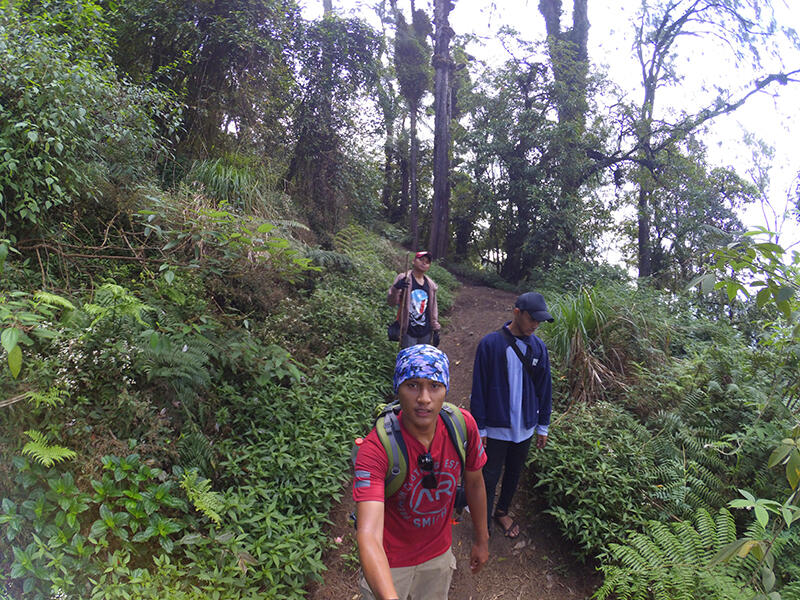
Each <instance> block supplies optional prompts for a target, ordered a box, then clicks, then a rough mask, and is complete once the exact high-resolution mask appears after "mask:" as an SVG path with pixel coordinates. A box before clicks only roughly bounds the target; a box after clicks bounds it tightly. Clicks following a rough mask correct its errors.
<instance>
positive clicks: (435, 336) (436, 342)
mask: <svg viewBox="0 0 800 600" xmlns="http://www.w3.org/2000/svg"><path fill="white" fill-rule="evenodd" d="M433 345H434V346H436V347H437V348H438V347H439V332H438V331H434V332H433Z"/></svg>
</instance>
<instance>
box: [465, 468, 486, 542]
mask: <svg viewBox="0 0 800 600" xmlns="http://www.w3.org/2000/svg"><path fill="white" fill-rule="evenodd" d="M464 491H465V492H466V495H467V504H468V505H469V514H470V515H471V516H472V530H473V539H474V540H475V542H476V543H480V542H488V540H489V529H488V527H487V518H486V486H485V485H484V483H483V474H482V471H465V472H464Z"/></svg>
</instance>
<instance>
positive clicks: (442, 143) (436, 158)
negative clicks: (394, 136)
mask: <svg viewBox="0 0 800 600" xmlns="http://www.w3.org/2000/svg"><path fill="white" fill-rule="evenodd" d="M451 7H452V4H450V0H434V7H433V22H434V25H435V26H436V35H435V37H436V41H435V43H434V48H433V67H434V69H435V72H434V110H435V115H436V117H435V119H436V121H435V125H434V132H433V214H432V218H431V238H430V244H429V246H430V251H431V252H432V253H433V255H434V256H435V257H436V258H442V257H444V256H445V255H446V254H447V248H448V246H449V241H450V240H449V236H448V223H449V220H450V119H451V110H452V102H451V99H450V94H451V85H450V75H451V74H452V70H453V61H452V59H451V58H450V39H451V38H452V37H453V33H454V32H453V30H452V29H450V23H449V14H450V10H451Z"/></svg>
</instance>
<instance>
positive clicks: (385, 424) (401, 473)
mask: <svg viewBox="0 0 800 600" xmlns="http://www.w3.org/2000/svg"><path fill="white" fill-rule="evenodd" d="M399 412H400V405H399V404H398V403H397V402H392V403H391V404H387V405H386V406H385V407H384V408H383V410H381V412H380V414H379V415H378V419H377V421H376V423H375V430H376V432H377V434H378V439H379V440H380V441H381V444H383V449H384V450H385V451H386V456H387V458H388V459H389V468H388V469H387V470H386V479H385V482H384V497H386V498H388V497H389V496H391V495H393V494H395V493H397V491H398V490H399V489H400V488H401V487H402V485H403V483H405V481H406V476H407V475H408V448H407V447H406V442H405V440H404V439H403V434H402V433H401V432H400V419H399V418H398V416H397V415H398V413H399ZM439 414H440V415H441V417H442V421H443V422H444V426H445V429H447V434H448V436H449V437H450V441H452V442H453V446H455V448H456V451H457V452H458V458H459V459H460V460H461V475H462V477H463V475H464V468H465V466H466V464H467V423H466V421H465V420H464V413H462V412H461V409H459V408H458V407H457V406H456V405H455V404H451V403H450V402H445V403H444V404H442V410H441V412H440V413H439Z"/></svg>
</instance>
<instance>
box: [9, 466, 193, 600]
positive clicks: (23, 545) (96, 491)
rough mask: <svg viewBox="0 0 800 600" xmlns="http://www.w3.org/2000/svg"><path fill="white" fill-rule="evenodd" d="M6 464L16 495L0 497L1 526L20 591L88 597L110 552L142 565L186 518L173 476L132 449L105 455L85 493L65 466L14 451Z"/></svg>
mask: <svg viewBox="0 0 800 600" xmlns="http://www.w3.org/2000/svg"><path fill="white" fill-rule="evenodd" d="M13 464H14V466H15V468H16V469H17V477H16V482H17V485H18V495H17V496H14V495H11V496H9V497H5V498H3V499H2V504H0V527H2V529H3V533H4V539H5V541H7V542H8V543H9V549H10V553H9V556H13V559H11V560H10V570H9V575H10V580H11V582H12V585H13V586H14V587H15V588H16V587H18V588H19V590H20V591H22V592H23V593H24V594H25V597H26V598H35V599H37V600H38V599H46V598H50V593H51V591H52V590H53V589H60V590H63V591H64V592H66V593H69V594H73V595H74V594H77V595H78V596H80V597H87V596H88V595H89V594H90V593H91V590H92V584H91V580H92V578H93V577H97V576H98V575H99V574H101V573H102V572H103V571H104V569H105V568H106V565H105V561H106V560H109V561H112V562H113V560H114V555H115V554H116V553H117V552H119V551H123V552H125V553H126V554H127V555H128V556H130V557H132V558H134V560H136V561H137V562H140V563H142V564H147V563H148V562H149V559H148V557H149V555H150V554H151V553H152V551H153V547H154V545H155V546H156V547H160V548H161V549H163V550H164V551H165V552H172V551H173V549H174V546H175V540H176V539H177V534H179V533H180V532H181V531H183V530H184V529H185V528H186V527H188V526H189V524H190V523H191V521H189V520H186V519H185V518H181V517H179V516H177V515H178V514H179V513H180V512H184V513H185V512H186V510H187V505H186V501H185V500H183V499H182V498H180V497H179V496H178V495H176V491H177V486H176V485H175V482H174V481H173V480H171V479H165V477H164V474H163V473H162V472H161V471H160V470H159V469H154V468H151V467H149V466H148V465H146V464H144V463H142V462H141V461H140V459H139V456H138V455H136V454H132V455H129V456H127V457H124V458H122V457H116V456H106V457H104V458H103V473H102V477H101V478H100V479H99V480H93V481H92V482H91V485H92V489H93V491H92V492H86V491H84V490H82V489H81V488H79V487H78V484H77V482H76V481H75V478H74V477H73V475H72V473H71V472H69V471H64V472H59V470H58V469H46V468H44V467H41V466H40V465H37V464H33V463H30V462H29V461H27V460H26V459H23V458H19V457H17V458H14V460H13Z"/></svg>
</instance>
